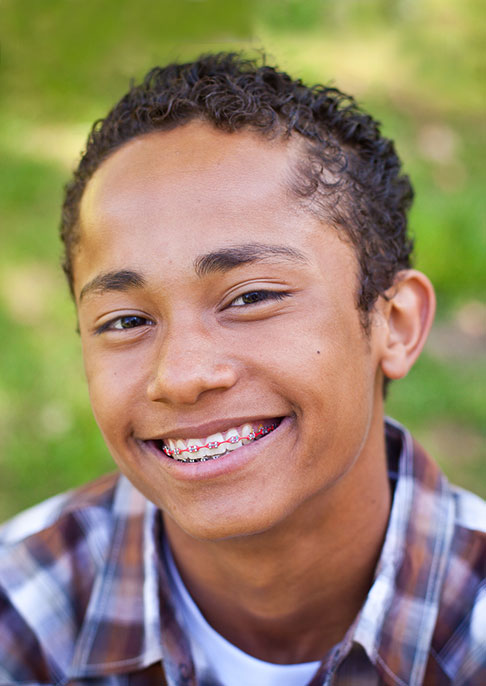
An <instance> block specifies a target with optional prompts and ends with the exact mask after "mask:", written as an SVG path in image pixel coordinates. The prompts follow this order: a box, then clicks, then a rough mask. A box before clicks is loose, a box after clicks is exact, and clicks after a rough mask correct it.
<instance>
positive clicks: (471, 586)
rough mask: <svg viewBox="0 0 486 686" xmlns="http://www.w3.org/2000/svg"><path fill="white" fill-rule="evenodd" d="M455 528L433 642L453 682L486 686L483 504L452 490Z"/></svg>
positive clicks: (485, 507)
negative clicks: (480, 683)
mask: <svg viewBox="0 0 486 686" xmlns="http://www.w3.org/2000/svg"><path fill="white" fill-rule="evenodd" d="M450 494H451V499H452V502H453V509H454V527H453V534H452V540H451V544H450V548H449V554H448V556H447V559H446V568H445V575H444V583H443V586H442V592H441V597H440V605H439V610H438V617H437V623H436V630H435V633H434V639H433V650H434V654H435V659H436V661H437V662H438V663H439V664H440V666H441V667H442V669H443V670H444V672H445V673H446V674H448V675H449V676H450V677H451V678H453V679H454V681H453V683H456V682H457V683H464V684H469V683H471V684H473V683H476V681H475V680H476V679H478V678H479V675H481V679H484V682H483V683H486V502H485V501H484V500H482V499H481V498H480V497H479V496H477V495H475V494H473V493H470V492H468V491H465V490H464V489H461V488H458V487H455V486H452V487H451V488H450Z"/></svg>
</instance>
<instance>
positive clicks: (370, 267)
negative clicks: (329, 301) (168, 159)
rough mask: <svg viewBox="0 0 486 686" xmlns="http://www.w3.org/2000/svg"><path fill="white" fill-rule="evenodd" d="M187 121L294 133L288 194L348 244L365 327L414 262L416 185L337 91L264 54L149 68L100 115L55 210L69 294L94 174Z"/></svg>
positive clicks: (370, 123) (389, 146)
mask: <svg viewBox="0 0 486 686" xmlns="http://www.w3.org/2000/svg"><path fill="white" fill-rule="evenodd" d="M194 119H199V120H202V121H205V122H208V123H209V124H211V125H212V126H215V127H216V128H218V129H222V130H224V131H227V132H231V133H232V132H235V131H238V130H240V129H246V130H252V131H257V132H260V133H261V134H262V135H263V136H267V137H271V138H275V137H278V136H281V137H283V138H288V137H290V136H294V137H295V134H299V136H298V137H296V138H297V139H298V140H299V142H300V143H302V145H301V148H300V150H301V153H300V155H298V160H297V162H296V169H295V175H294V179H293V180H292V190H293V192H294V194H295V195H296V197H297V198H299V201H301V202H304V203H305V204H306V206H307V207H308V208H309V209H310V210H311V211H313V212H317V213H318V215H319V216H320V217H321V218H322V219H323V220H325V221H326V222H328V223H331V224H332V225H333V226H334V227H335V228H336V230H338V231H339V232H340V234H341V235H342V237H343V238H345V239H347V240H349V241H350V242H351V243H352V245H353V246H354V247H355V250H356V255H357V258H358V262H359V267H360V275H359V277H360V278H359V288H358V293H357V297H356V304H357V307H358V309H359V311H360V314H361V319H362V322H363V324H364V327H365V329H368V327H369V313H370V311H371V310H372V307H373V304H374V303H375V301H376V299H377V297H378V296H379V295H383V294H384V293H385V291H387V290H388V289H389V288H390V286H391V285H392V284H393V281H394V278H395V276H396V274H397V273H398V272H399V271H400V270H402V269H406V268H408V267H410V265H411V251H412V241H411V239H410V238H409V237H408V236H407V211H408V209H409V208H410V205H411V203H412V199H413V189H412V186H411V184H410V181H409V179H408V177H407V176H406V175H404V174H403V173H402V171H401V162H400V160H399V158H398V156H397V154H396V152H395V147H394V145H393V142H392V141H390V140H388V139H386V138H384V137H383V136H381V134H380V125H379V123H378V122H377V121H375V120H374V119H372V117H370V116H369V115H368V114H366V113H364V112H363V111H362V110H361V109H360V108H359V107H358V105H357V104H356V102H355V100H354V99H353V98H352V97H350V96H348V95H345V94H344V93H342V92H341V91H339V90H338V89H337V88H331V87H326V86H322V85H317V86H313V87H308V86H306V85H305V84H304V83H303V82H302V81H301V80H292V79H291V78H290V76H288V75H287V74H286V73H284V72H281V71H278V70H277V69H276V68H274V67H271V66H268V65H267V64H266V63H265V60H264V58H263V59H261V60H252V59H248V58H245V57H243V56H242V55H240V54H237V53H219V54H209V55H203V56H201V57H200V58H199V59H196V60H195V61H194V62H188V63H185V64H177V63H176V64H169V65H168V66H166V67H156V68H154V69H152V70H151V71H150V72H149V73H148V74H147V75H146V77H145V78H144V80H143V81H142V83H141V84H140V85H136V86H133V87H132V88H131V89H130V90H129V92H128V93H127V94H126V95H125V96H124V97H123V98H122V99H121V100H120V101H119V102H118V103H117V104H116V105H115V106H114V108H113V109H112V110H111V111H110V112H109V114H108V115H107V117H106V118H104V119H100V120H98V121H97V122H95V124H94V125H93V128H92V130H91V133H90V136H89V138H88V142H87V146H86V151H85V153H84V155H83V157H82V159H81V162H80V163H79V166H78V168H77V170H76V171H75V173H74V176H73V179H72V181H71V183H69V184H68V185H67V187H66V191H65V199H64V204H63V211H62V221H61V237H62V240H63V242H64V246H65V255H64V263H63V268H64V271H65V273H66V276H67V278H68V282H69V285H70V288H71V291H72V290H73V264H72V259H73V251H74V248H75V246H76V243H77V241H78V240H79V222H78V219H79V205H80V201H81V198H82V196H83V192H84V190H85V188H86V184H87V183H88V181H89V179H90V178H91V176H92V175H93V173H94V172H95V171H96V169H97V168H98V167H99V165H100V164H101V163H102V162H103V160H105V159H106V158H107V157H108V156H109V155H110V154H111V153H112V152H114V151H115V150H116V149H118V148H119V147H120V146H122V145H123V144H124V143H126V142H127V141H129V140H131V139H133V138H135V137H137V136H140V135H143V134H147V133H150V132H153V131H164V130H170V129H173V128H175V127H177V126H181V125H183V124H186V123H187V122H190V121H191V120H194Z"/></svg>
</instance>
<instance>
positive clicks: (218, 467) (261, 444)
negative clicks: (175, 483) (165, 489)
mask: <svg viewBox="0 0 486 686" xmlns="http://www.w3.org/2000/svg"><path fill="white" fill-rule="evenodd" d="M291 422H292V418H291V417H284V418H283V419H282V421H281V422H280V424H279V425H278V426H277V428H276V429H274V430H273V431H271V432H270V433H269V434H267V435H266V436H263V437H262V438H259V439H258V440H256V441H252V442H251V443H247V444H246V445H242V446H241V447H240V448H236V450H231V451H228V452H227V453H225V454H224V455H221V457H218V458H217V459H216V460H212V459H208V460H206V461H205V462H183V461H182V460H175V459H174V458H172V457H167V455H165V454H164V453H163V452H162V451H160V450H158V449H157V448H156V447H155V445H153V444H151V443H149V442H145V441H143V442H142V441H140V442H139V441H137V443H139V445H140V444H141V447H142V450H143V451H144V452H147V451H149V452H150V454H151V455H156V457H157V458H158V459H159V462H160V463H161V465H163V466H164V468H165V469H167V471H168V472H170V474H171V475H172V476H173V477H174V478H176V479H178V480H180V481H201V480H204V479H214V478H216V477H219V476H222V475H225V474H229V473H231V472H233V471H236V470H239V469H242V468H244V467H245V466H246V465H247V464H248V463H250V462H252V461H253V460H254V459H255V458H256V457H257V456H258V455H259V454H260V453H261V451H262V450H265V451H267V450H268V449H270V450H271V449H272V445H273V444H274V443H275V442H276V441H278V440H279V439H280V438H281V436H282V433H283V432H285V431H286V430H287V429H288V427H289V425H290V424H291Z"/></svg>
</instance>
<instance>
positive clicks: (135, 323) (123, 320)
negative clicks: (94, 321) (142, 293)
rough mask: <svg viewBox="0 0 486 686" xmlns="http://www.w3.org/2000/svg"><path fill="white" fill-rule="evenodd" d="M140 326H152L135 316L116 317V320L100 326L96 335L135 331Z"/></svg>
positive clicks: (149, 320)
mask: <svg viewBox="0 0 486 686" xmlns="http://www.w3.org/2000/svg"><path fill="white" fill-rule="evenodd" d="M140 326H153V321H152V320H151V319H147V318H146V317H141V316H140V315H137V314H127V315H124V316H123V317H117V318H116V319H112V320H111V321H109V322H106V324H103V325H102V326H100V328H99V329H98V330H97V331H96V333H103V332H104V331H124V330H126V329H135V328H137V327H140Z"/></svg>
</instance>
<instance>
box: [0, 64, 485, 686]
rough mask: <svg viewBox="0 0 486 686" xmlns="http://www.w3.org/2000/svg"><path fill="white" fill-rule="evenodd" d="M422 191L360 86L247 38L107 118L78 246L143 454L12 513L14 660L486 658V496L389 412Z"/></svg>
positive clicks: (100, 401) (363, 668) (452, 671)
mask: <svg viewBox="0 0 486 686" xmlns="http://www.w3.org/2000/svg"><path fill="white" fill-rule="evenodd" d="M411 200H412V189H411V186H410V184H409V181H408V179H407V177H405V176H404V175H402V173H401V170H400V162H399V160H398V158H397V156H396V153H395V151H394V147H393V144H392V143H391V142H390V141H388V140H386V139H384V138H382V137H381V135H380V133H379V130H378V127H377V124H376V122H374V121H373V120H372V119H371V118H370V117H368V116H367V115H365V114H363V113H362V112H361V111H360V110H359V109H358V108H357V107H356V106H355V104H354V102H353V101H352V100H351V99H349V98H346V97H345V96H344V95H342V94H341V93H340V92H339V91H337V90H335V89H329V88H324V87H316V88H313V89H310V88H307V87H306V86H305V85H303V84H302V83H301V82H300V81H292V80H291V79H290V78H289V77H288V76H287V75H286V74H282V73H279V72H278V71H276V70H275V69H272V68H270V67H267V66H258V65H257V64H255V63H254V62H251V61H248V60H244V59H241V58H240V57H238V56H235V55H226V54H223V55H213V56H211V55H210V56H206V57H202V58H200V59H199V60H196V61H195V62H193V63H191V64H186V65H169V66H168V67H166V68H164V69H160V68H157V69H154V70H153V71H152V72H151V73H150V74H148V76H147V77H146V79H145V81H144V82H143V83H142V84H141V85H140V86H137V87H134V88H132V89H131V91H130V92H129V93H128V94H127V95H126V96H125V97H124V98H123V99H122V100H121V101H120V102H119V103H118V104H117V105H116V106H115V108H114V109H113V110H112V111H111V112H110V114H109V115H108V117H107V118H106V119H105V120H104V121H102V122H100V123H98V124H96V125H95V127H94V129H93V131H92V134H91V137H90V139H89V141H88V146H87V150H86V153H85V155H84V158H83V159H82V161H81V163H80V165H79V168H78V170H77V171H76V173H75V175H74V179H73V181H72V183H71V184H70V186H68V188H67V192H66V198H65V203H64V208H63V216H62V238H63V241H64V245H65V250H66V252H65V263H64V267H65V272H66V275H67V277H68V281H69V284H70V287H71V291H72V294H73V296H74V298H75V301H76V305H77V311H78V319H79V328H80V334H81V340H82V344H83V354H84V360H85V367H86V374H87V379H88V384H89V390H90V397H91V401H92V405H93V410H94V414H95V417H96V420H97V422H98V425H99V427H100V429H101V431H102V433H103V436H104V438H105V440H106V443H107V445H108V447H109V449H110V451H111V453H112V455H113V457H114V459H115V461H116V463H117V464H118V466H119V468H120V471H121V473H122V474H123V476H122V475H120V474H117V475H114V476H107V477H104V478H103V479H100V480H98V481H97V482H95V483H94V484H90V485H88V486H86V487H84V488H81V489H79V490H77V491H75V492H72V493H69V494H66V495H62V496H58V497H57V498H54V499H52V500H50V501H47V502H46V503H44V504H42V505H40V506H38V507H37V508H34V510H31V511H29V512H28V513H26V514H24V515H21V516H20V517H18V518H16V519H15V520H13V521H12V522H11V523H9V524H7V525H6V526H5V527H4V530H3V534H2V540H3V546H2V549H1V554H0V646H1V648H0V684H17V683H36V684H37V683H39V684H40V683H49V684H72V685H74V684H97V685H98V684H99V685H103V686H105V685H106V686H108V684H148V685H150V684H161V683H166V684H170V685H171V686H173V685H176V684H177V685H179V684H181V685H182V684H204V685H205V686H208V685H209V684H211V685H216V684H222V685H223V686H236V685H240V684H248V685H250V684H251V685H255V686H259V685H262V686H264V685H274V684H275V685H277V684H278V686H286V685H287V684H288V685H292V686H294V685H295V686H297V685H304V684H312V685H313V686H314V685H317V684H337V685H339V686H341V685H343V684H344V685H347V684H363V685H365V686H368V684H390V685H391V684H394V685H396V684H410V685H413V686H417V685H419V684H427V685H430V686H434V685H435V684H440V685H442V684H470V685H472V684H480V683H482V682H484V680H485V679H486V671H485V670H486V639H485V636H486V629H485V624H486V620H485V614H486V593H485V584H484V577H485V573H484V572H485V569H484V568H485V559H486V557H485V553H486V534H485V531H486V509H485V506H484V503H482V502H481V501H480V500H479V499H478V498H476V497H475V496H473V495H472V494H469V493H466V492H463V491H459V490H456V489H452V488H451V487H450V486H449V485H448V483H447V481H446V480H445V479H444V477H443V476H442V475H441V473H440V471H439V470H438V468H437V467H436V466H435V465H434V463H433V462H431V460H430V459H429V458H428V457H427V456H426V455H425V453H424V452H423V450H422V449H421V448H420V447H419V446H418V445H417V444H415V443H413V441H412V439H411V437H410V435H409V434H408V433H407V431H406V430H405V429H403V428H402V427H400V426H399V425H397V424H395V423H393V422H387V423H386V424H385V422H384V416H383V395H384V388H385V386H386V384H387V383H388V381H389V380H390V379H398V378H400V377H402V376H404V375H405V374H406V373H407V371H408V370H409V369H410V367H411V366H412V364H413V363H414V361H415V359H416V358H417V356H418V355H419V353H420V351H421V349H422V346H423V344H424V342H425V339H426V336H427V333H428V330H429V328H430V325H431V322H432V319H433V314H434V293H433V289H432V286H431V284H430V282H429V280H428V279H427V277H426V276H425V275H423V274H422V273H420V272H418V271H416V270H414V269H412V268H411V262H410V254H411V248H412V246H411V242H410V240H409V239H408V238H407V233H406V213H407V210H408V208H409V206H410V203H411Z"/></svg>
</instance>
